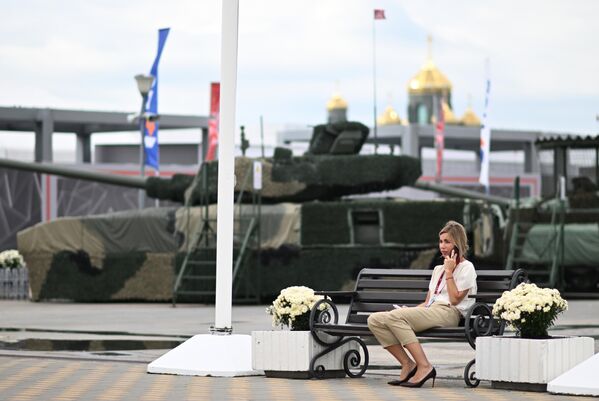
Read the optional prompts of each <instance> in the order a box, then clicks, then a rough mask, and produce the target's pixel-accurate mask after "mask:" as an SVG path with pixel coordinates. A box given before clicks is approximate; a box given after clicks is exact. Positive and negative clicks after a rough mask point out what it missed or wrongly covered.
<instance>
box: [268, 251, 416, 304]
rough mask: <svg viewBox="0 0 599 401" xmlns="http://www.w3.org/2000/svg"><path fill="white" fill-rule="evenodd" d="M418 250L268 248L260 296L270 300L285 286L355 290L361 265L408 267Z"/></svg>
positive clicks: (362, 266)
mask: <svg viewBox="0 0 599 401" xmlns="http://www.w3.org/2000/svg"><path fill="white" fill-rule="evenodd" d="M417 253H418V252H417V251H402V250H400V249H398V248H395V247H386V248H381V247H360V248H336V247H335V248H330V247H329V248H324V249H303V250H293V249H287V250H285V249H279V250H274V251H270V252H269V251H266V252H263V254H262V266H261V267H260V294H261V296H260V297H261V299H262V302H267V303H270V302H272V301H273V300H274V299H275V298H276V297H277V296H278V294H279V292H280V291H281V290H282V289H283V288H286V287H289V286H292V285H305V286H307V287H310V288H312V289H314V290H341V289H353V282H354V280H355V279H356V277H357V275H358V272H359V271H360V270H361V269H362V268H364V267H380V268H391V267H395V268H409V265H410V262H411V261H412V260H413V259H414V258H415V257H416V255H417ZM344 287H349V288H344Z"/></svg>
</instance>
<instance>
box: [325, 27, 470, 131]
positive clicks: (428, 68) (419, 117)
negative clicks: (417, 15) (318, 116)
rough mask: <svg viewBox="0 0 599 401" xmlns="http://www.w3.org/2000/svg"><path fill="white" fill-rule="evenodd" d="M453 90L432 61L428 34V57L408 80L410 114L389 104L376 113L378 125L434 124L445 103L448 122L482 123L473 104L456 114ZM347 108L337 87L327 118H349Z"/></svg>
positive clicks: (448, 123) (330, 102)
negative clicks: (457, 115) (462, 112)
mask: <svg viewBox="0 0 599 401" xmlns="http://www.w3.org/2000/svg"><path fill="white" fill-rule="evenodd" d="M451 90H452V84H451V81H450V80H449V79H448V78H447V76H446V75H445V74H444V73H443V72H441V70H440V69H439V67H437V65H436V64H435V63H434V61H433V58H432V38H431V37H430V36H429V37H428V57H427V60H426V62H425V63H424V65H423V66H422V68H421V69H420V70H419V71H418V72H417V73H416V75H414V76H413V77H412V78H411V79H410V80H409V81H408V85H407V93H408V110H407V118H402V117H401V116H400V114H399V113H398V112H397V111H396V110H395V109H394V108H393V106H392V105H391V104H388V105H387V107H386V108H385V110H383V112H382V113H381V114H380V115H379V116H377V125H379V126H386V125H408V124H422V125H426V124H434V123H435V121H436V117H435V116H436V115H438V114H439V113H438V112H437V110H438V107H442V108H443V117H444V121H445V124H447V125H464V126H477V127H478V126H480V125H481V120H480V118H479V117H478V116H477V115H476V113H475V112H474V110H473V109H472V106H470V105H469V106H468V108H467V109H466V110H465V111H464V114H463V115H462V117H461V118H458V117H456V115H455V112H454V110H453V105H452V101H451ZM347 109H348V103H347V101H346V100H345V99H344V98H343V97H341V95H340V94H339V92H338V91H337V92H335V93H334V94H333V96H332V97H331V99H330V100H329V101H328V102H327V113H328V117H327V121H328V122H330V123H333V122H338V121H347Z"/></svg>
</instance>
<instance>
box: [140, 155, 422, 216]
mask: <svg viewBox="0 0 599 401" xmlns="http://www.w3.org/2000/svg"><path fill="white" fill-rule="evenodd" d="M287 156H289V155H288V154H286V153H285V152H284V151H280V152H279V154H278V157H277V158H275V159H273V160H267V162H269V163H270V162H272V176H271V177H269V178H270V180H267V179H265V180H264V185H265V186H266V185H268V182H270V181H272V182H276V183H292V182H293V183H294V185H295V186H297V183H298V182H299V183H301V184H302V185H305V188H304V189H303V190H299V192H295V193H292V194H289V193H285V194H284V195H281V196H276V195H271V196H270V197H269V196H267V194H268V193H269V192H268V191H267V189H266V188H265V190H264V191H263V201H264V202H265V203H277V202H304V201H310V200H315V199H318V200H330V199H338V198H340V197H342V196H344V195H350V194H363V193H368V192H373V191H384V190H390V189H396V188H400V187H401V186H404V185H412V184H413V183H414V182H416V180H417V179H418V177H420V175H421V174H422V171H421V168H420V160H418V159H415V158H412V157H408V156H393V155H322V156H315V155H311V156H302V157H292V158H289V157H287ZM247 160H249V159H247ZM242 165H243V166H245V168H240V166H242ZM247 168H250V169H251V163H249V162H247V163H238V165H237V171H236V175H237V179H238V180H242V179H243V177H245V173H246V169H247ZM202 169H204V170H205V171H206V183H205V184H204V181H203V180H204V178H202V177H203V174H204V173H203V172H202V171H200V172H199V173H198V174H199V176H198V177H197V178H196V181H195V185H196V186H195V188H194V191H193V193H192V204H194V205H198V204H201V202H202V194H206V195H207V196H208V199H209V201H210V202H216V194H217V183H218V163H217V162H209V163H206V164H204V165H203V167H202ZM193 181H194V180H193V177H191V176H187V175H184V174H176V175H174V176H173V177H172V178H171V179H170V180H167V179H163V178H156V177H150V178H148V181H147V193H148V196H151V197H153V198H157V199H165V200H171V201H175V202H183V201H184V199H185V198H184V193H185V190H186V189H187V187H188V186H189V185H191V184H192V182H193ZM290 185H291V184H290ZM270 193H271V194H272V193H273V192H272V191H270ZM247 196H248V200H249V199H251V194H247Z"/></svg>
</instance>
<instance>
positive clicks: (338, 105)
mask: <svg viewBox="0 0 599 401" xmlns="http://www.w3.org/2000/svg"><path fill="white" fill-rule="evenodd" d="M336 109H347V102H346V101H345V99H343V98H342V97H341V95H340V94H338V93H335V94H333V97H331V100H329V101H328V102H327V110H336Z"/></svg>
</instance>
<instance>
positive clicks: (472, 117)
mask: <svg viewBox="0 0 599 401" xmlns="http://www.w3.org/2000/svg"><path fill="white" fill-rule="evenodd" d="M462 124H464V125H481V124H480V118H478V116H477V115H476V113H475V112H474V110H472V107H470V106H468V108H467V109H466V111H465V112H464V116H463V117H462Z"/></svg>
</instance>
